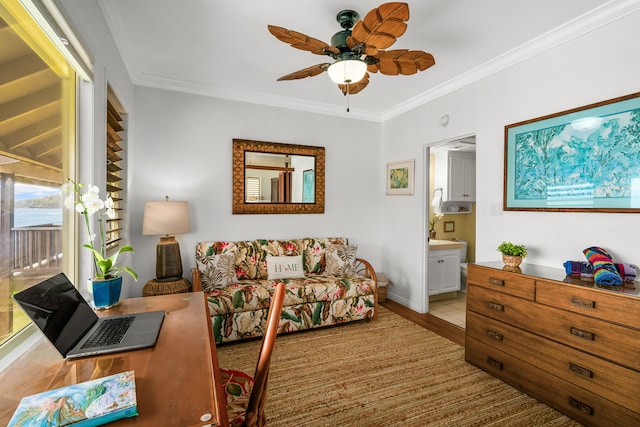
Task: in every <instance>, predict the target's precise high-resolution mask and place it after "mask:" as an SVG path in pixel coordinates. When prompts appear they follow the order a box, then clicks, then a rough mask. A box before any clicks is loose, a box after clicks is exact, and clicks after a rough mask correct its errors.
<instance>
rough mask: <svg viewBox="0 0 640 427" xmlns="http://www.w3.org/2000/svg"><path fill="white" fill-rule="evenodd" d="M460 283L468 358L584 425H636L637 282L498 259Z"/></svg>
mask: <svg viewBox="0 0 640 427" xmlns="http://www.w3.org/2000/svg"><path fill="white" fill-rule="evenodd" d="M467 283H468V284H467V325H466V337H465V359H466V360H467V361H468V362H470V363H472V364H474V365H476V366H478V367H479V368H481V369H483V370H485V371H487V372H489V373H490V374H492V375H494V376H496V377H498V378H500V379H502V380H503V381H505V382H507V383H509V384H511V385H512V386H514V387H516V388H518V389H520V390H522V391H524V392H526V393H527V394H529V395H531V396H533V397H535V398H537V399H538V400H540V401H542V402H544V403H546V404H547V405H549V406H551V407H553V408H555V409H557V410H558V411H560V412H562V413H564V414H566V415H568V416H570V417H572V418H574V419H576V420H578V421H580V422H581V423H583V424H586V425H594V426H640V290H639V289H630V287H627V286H625V287H612V288H613V289H612V290H607V289H602V288H600V287H599V286H597V285H595V284H594V282H593V281H586V280H580V279H579V278H574V277H571V276H566V275H565V272H564V270H563V269H556V268H549V267H541V266H535V265H528V264H523V265H521V266H520V269H518V271H505V270H503V264H502V263H501V262H495V263H478V264H469V266H468V272H467ZM631 287H633V285H631Z"/></svg>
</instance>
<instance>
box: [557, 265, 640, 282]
mask: <svg viewBox="0 0 640 427" xmlns="http://www.w3.org/2000/svg"><path fill="white" fill-rule="evenodd" d="M613 265H614V266H615V268H616V271H617V272H618V274H619V275H620V277H622V280H624V281H625V282H633V281H635V280H636V276H637V274H638V266H636V265H634V264H626V263H613ZM563 266H564V270H565V272H566V273H567V274H568V275H570V276H576V277H584V278H592V277H593V265H591V263H590V262H587V261H565V262H564V264H563Z"/></svg>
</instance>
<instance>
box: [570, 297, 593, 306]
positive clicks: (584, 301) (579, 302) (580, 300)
mask: <svg viewBox="0 0 640 427" xmlns="http://www.w3.org/2000/svg"><path fill="white" fill-rule="evenodd" d="M571 304H573V305H575V306H577V307H580V308H596V302H595V301H591V300H588V299H584V298H579V297H571Z"/></svg>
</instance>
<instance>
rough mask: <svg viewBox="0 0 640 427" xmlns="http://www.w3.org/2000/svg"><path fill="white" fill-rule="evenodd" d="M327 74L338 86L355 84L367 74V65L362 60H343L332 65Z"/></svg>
mask: <svg viewBox="0 0 640 427" xmlns="http://www.w3.org/2000/svg"><path fill="white" fill-rule="evenodd" d="M327 73H329V77H330V78H331V80H332V81H333V82H334V83H336V84H347V83H349V84H353V83H357V82H359V81H360V80H362V78H363V77H364V75H365V74H366V73H367V64H366V62H364V61H363V60H361V59H343V60H339V61H336V62H334V63H333V64H331V65H330V66H329V68H328V69H327Z"/></svg>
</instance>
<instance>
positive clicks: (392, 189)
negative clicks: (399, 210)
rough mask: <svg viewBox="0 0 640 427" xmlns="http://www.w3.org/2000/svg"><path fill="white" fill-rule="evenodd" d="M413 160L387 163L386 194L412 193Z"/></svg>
mask: <svg viewBox="0 0 640 427" xmlns="http://www.w3.org/2000/svg"><path fill="white" fill-rule="evenodd" d="M413 174H414V160H406V161H402V162H394V163H388V164H387V194H388V195H410V194H413Z"/></svg>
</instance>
